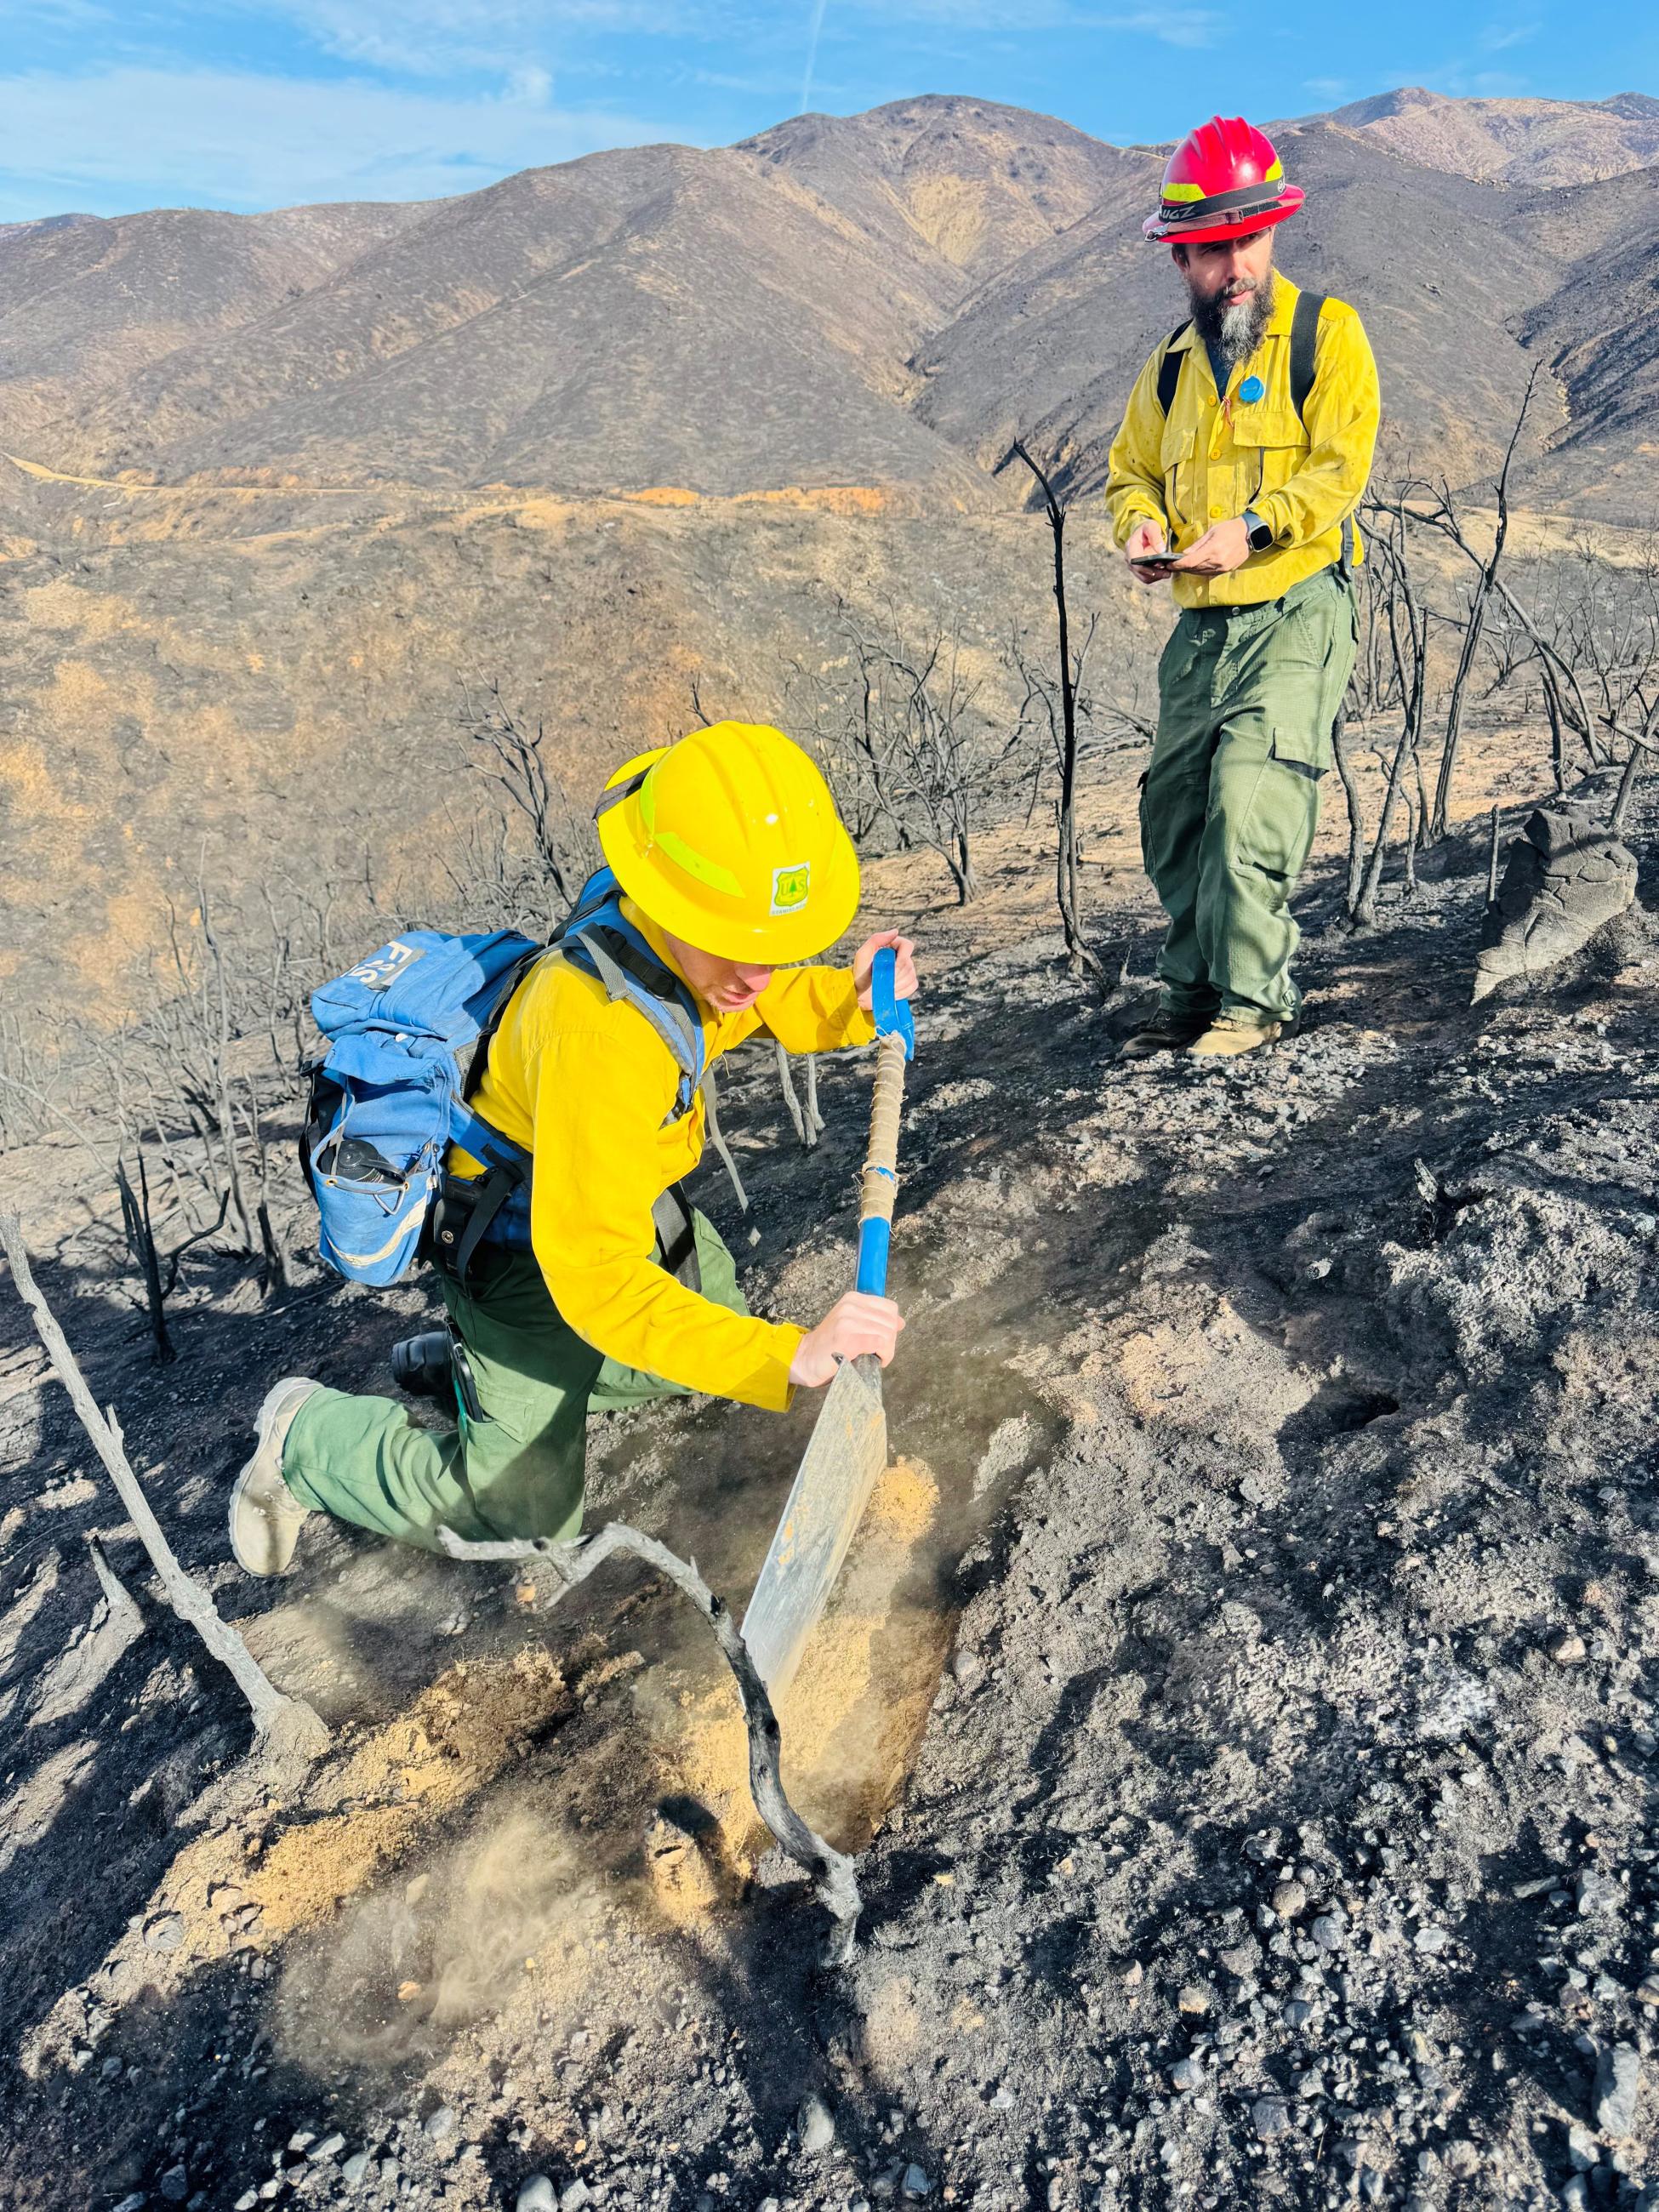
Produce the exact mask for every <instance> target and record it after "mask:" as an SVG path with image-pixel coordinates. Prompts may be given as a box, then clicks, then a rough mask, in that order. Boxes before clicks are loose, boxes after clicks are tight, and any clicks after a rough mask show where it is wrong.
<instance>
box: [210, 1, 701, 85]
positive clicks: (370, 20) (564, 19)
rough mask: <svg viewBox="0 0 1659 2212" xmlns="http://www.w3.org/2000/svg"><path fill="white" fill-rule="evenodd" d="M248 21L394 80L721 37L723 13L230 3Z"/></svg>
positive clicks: (591, 6) (609, 6)
mask: <svg viewBox="0 0 1659 2212" xmlns="http://www.w3.org/2000/svg"><path fill="white" fill-rule="evenodd" d="M235 4H236V5H237V6H239V7H240V9H242V10H243V11H244V12H246V13H247V14H249V15H263V16H265V17H267V18H269V19H271V20H275V21H282V22H284V23H287V24H289V26H291V27H293V28H294V29H295V30H296V31H298V32H299V33H301V34H302V35H303V36H304V37H305V38H306V39H307V40H309V41H310V42H311V43H312V44H313V46H317V47H319V49H321V50H322V51H323V52H327V53H331V54H336V55H338V56H339V57H340V58H342V59H343V60H345V61H349V62H356V63H360V64H366V65H367V66H368V67H369V68H372V69H380V70H388V71H391V72H392V73H394V74H397V75H400V76H441V75H447V74H449V73H452V72H454V71H458V70H495V71H503V70H513V69H515V68H518V67H520V66H522V65H523V64H524V60H525V57H526V55H529V56H533V57H540V58H546V57H547V56H548V55H549V54H551V57H552V58H553V59H554V61H555V62H557V61H558V60H560V59H562V55H560V53H559V52H558V51H557V49H558V47H559V46H560V45H561V44H562V41H564V40H567V39H569V38H571V37H573V36H578V35H580V34H583V33H597V34H605V33H609V34H616V33H625V34H629V35H632V36H635V37H644V38H663V37H671V36H673V35H675V34H676V33H679V34H689V35H692V36H718V35H720V34H722V33H726V32H728V31H729V30H730V28H731V20H730V11H729V9H724V8H722V7H720V6H719V5H717V4H696V5H691V6H688V5H685V4H684V0H400V5H399V6H398V9H396V10H395V11H394V10H392V9H389V8H387V7H386V5H385V0H235Z"/></svg>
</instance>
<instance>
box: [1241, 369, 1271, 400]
mask: <svg viewBox="0 0 1659 2212" xmlns="http://www.w3.org/2000/svg"><path fill="white" fill-rule="evenodd" d="M1266 390H1267V386H1266V385H1265V384H1264V383H1263V382H1262V381H1261V378H1260V377H1259V376H1247V377H1246V378H1245V380H1244V381H1243V384H1241V385H1240V386H1239V387H1238V396H1239V398H1241V399H1242V400H1243V402H1244V404H1245V405H1246V406H1247V407H1254V406H1255V403H1256V401H1257V400H1258V399H1260V398H1261V395H1262V393H1263V392H1265V391H1266Z"/></svg>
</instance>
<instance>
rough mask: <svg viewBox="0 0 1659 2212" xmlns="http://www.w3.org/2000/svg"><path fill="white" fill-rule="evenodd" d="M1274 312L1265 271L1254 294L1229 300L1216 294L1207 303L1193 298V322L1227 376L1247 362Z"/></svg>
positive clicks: (1270, 279) (1270, 276)
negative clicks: (1225, 368) (1217, 357)
mask: <svg viewBox="0 0 1659 2212" xmlns="http://www.w3.org/2000/svg"><path fill="white" fill-rule="evenodd" d="M1272 316H1273V270H1271V269H1269V270H1268V271H1267V275H1266V276H1264V277H1263V278H1262V280H1261V283H1260V284H1258V285H1257V286H1256V288H1255V290H1254V291H1253V292H1247V293H1245V295H1243V298H1242V299H1237V300H1228V299H1225V297H1224V296H1223V295H1220V294H1219V293H1217V294H1214V295H1212V296H1211V297H1210V298H1209V299H1207V300H1200V298H1199V296H1198V295H1197V293H1196V292H1194V294H1193V322H1194V326H1195V327H1196V329H1197V331H1198V334H1199V336H1200V337H1201V338H1202V339H1203V341H1204V343H1205V345H1206V347H1207V348H1208V349H1209V350H1210V351H1211V352H1212V353H1217V354H1219V355H1220V356H1221V358H1222V360H1223V361H1224V362H1225V363H1226V365H1227V369H1228V373H1229V374H1231V372H1232V371H1233V370H1234V369H1235V368H1237V366H1238V364H1239V362H1242V361H1248V360H1249V357H1250V356H1251V355H1252V354H1253V353H1254V352H1255V349H1256V348H1257V347H1258V346H1259V345H1260V344H1261V341H1262V339H1263V338H1264V337H1266V335H1267V325H1268V323H1269V321H1270V320H1271V319H1272Z"/></svg>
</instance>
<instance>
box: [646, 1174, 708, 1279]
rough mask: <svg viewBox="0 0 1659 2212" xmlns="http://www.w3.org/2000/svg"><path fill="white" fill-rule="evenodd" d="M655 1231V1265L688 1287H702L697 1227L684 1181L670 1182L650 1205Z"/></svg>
mask: <svg viewBox="0 0 1659 2212" xmlns="http://www.w3.org/2000/svg"><path fill="white" fill-rule="evenodd" d="M651 1218H652V1221H653V1224H654V1225H655V1227H656V1231H657V1248H658V1252H659V1259H658V1262H657V1264H658V1266H659V1267H661V1268H662V1269H663V1270H664V1271H665V1273H668V1274H671V1275H672V1276H673V1278H674V1279H675V1281H676V1282H678V1283H679V1284H681V1285H684V1288H685V1289H686V1290H688V1291H701V1290H702V1267H700V1266H699V1264H698V1261H697V1230H696V1222H695V1221H694V1220H693V1218H692V1213H691V1201H690V1199H689V1198H688V1197H687V1196H686V1194H685V1185H684V1183H681V1182H671V1183H670V1184H669V1186H668V1188H667V1189H666V1190H665V1191H664V1193H663V1194H662V1196H661V1197H660V1198H659V1200H657V1202H656V1204H655V1205H654V1206H653V1207H652V1209H651Z"/></svg>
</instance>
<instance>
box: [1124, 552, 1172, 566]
mask: <svg viewBox="0 0 1659 2212" xmlns="http://www.w3.org/2000/svg"><path fill="white" fill-rule="evenodd" d="M1180 558H1181V556H1180V554H1179V553H1178V552H1176V551H1174V550H1170V551H1168V552H1164V553H1137V554H1136V555H1135V556H1134V559H1133V562H1131V564H1130V565H1131V567H1133V568H1174V566H1175V564H1176V562H1177V561H1178V560H1179V559H1180Z"/></svg>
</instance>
